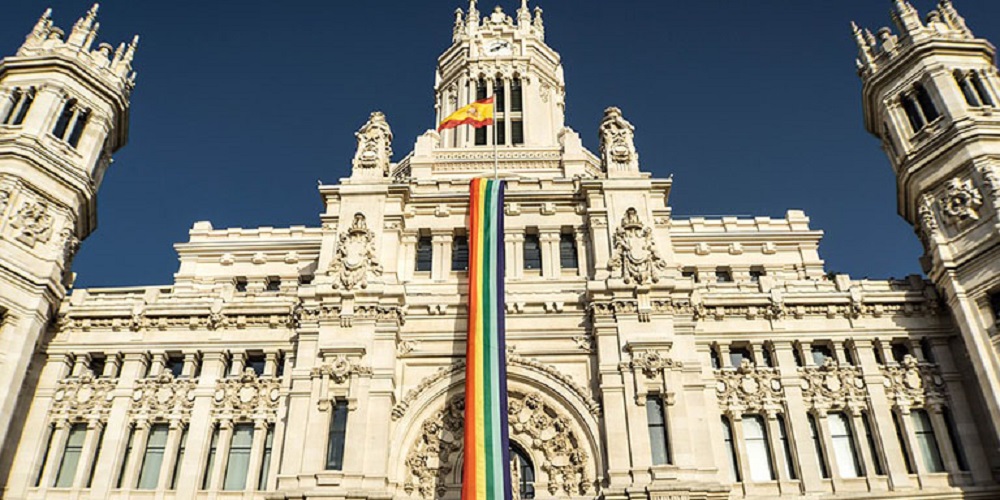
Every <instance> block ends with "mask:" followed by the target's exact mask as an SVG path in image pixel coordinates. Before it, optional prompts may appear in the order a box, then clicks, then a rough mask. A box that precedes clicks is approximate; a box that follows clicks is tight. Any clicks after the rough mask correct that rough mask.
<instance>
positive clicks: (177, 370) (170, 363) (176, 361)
mask: <svg viewBox="0 0 1000 500" xmlns="http://www.w3.org/2000/svg"><path fill="white" fill-rule="evenodd" d="M166 370H167V371H169V372H170V374H171V375H173V376H174V378H181V376H182V375H184V355H183V354H170V355H168V356H167V366H166Z"/></svg>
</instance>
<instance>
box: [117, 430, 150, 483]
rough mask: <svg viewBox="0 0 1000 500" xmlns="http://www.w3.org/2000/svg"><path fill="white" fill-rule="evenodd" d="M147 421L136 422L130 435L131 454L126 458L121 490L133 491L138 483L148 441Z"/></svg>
mask: <svg viewBox="0 0 1000 500" xmlns="http://www.w3.org/2000/svg"><path fill="white" fill-rule="evenodd" d="M149 428H150V425H149V421H148V420H137V421H136V422H135V431H134V433H133V435H132V452H131V453H130V454H129V456H128V463H126V464H125V468H124V469H123V472H122V481H121V484H122V487H121V489H123V490H131V489H135V485H136V483H137V482H138V481H139V469H140V468H141V467H142V458H143V455H144V454H145V451H146V441H147V440H148V439H149Z"/></svg>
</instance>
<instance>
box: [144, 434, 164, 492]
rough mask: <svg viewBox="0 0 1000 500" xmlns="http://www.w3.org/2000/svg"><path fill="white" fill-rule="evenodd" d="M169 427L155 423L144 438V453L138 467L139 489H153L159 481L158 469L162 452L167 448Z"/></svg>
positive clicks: (160, 467)
mask: <svg viewBox="0 0 1000 500" xmlns="http://www.w3.org/2000/svg"><path fill="white" fill-rule="evenodd" d="M169 433H170V427H168V426H167V424H156V425H154V426H152V427H151V428H150V429H149V439H147V440H146V454H145V455H143V457H142V467H141V468H140V469H139V486H138V488H139V489H140V490H155V489H156V485H157V483H159V481H160V469H162V468H163V452H164V451H166V449H167V435H168V434H169Z"/></svg>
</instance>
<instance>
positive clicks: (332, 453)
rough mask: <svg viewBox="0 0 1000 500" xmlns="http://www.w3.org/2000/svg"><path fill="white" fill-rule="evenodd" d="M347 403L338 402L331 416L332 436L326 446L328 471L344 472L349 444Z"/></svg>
mask: <svg viewBox="0 0 1000 500" xmlns="http://www.w3.org/2000/svg"><path fill="white" fill-rule="evenodd" d="M346 438H347V401H343V400H337V404H335V405H334V406H333V414H332V415H330V436H329V440H328V441H327V445H326V470H343V468H344V444H345V443H346V442H347V439H346Z"/></svg>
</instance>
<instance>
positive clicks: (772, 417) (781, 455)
mask: <svg viewBox="0 0 1000 500" xmlns="http://www.w3.org/2000/svg"><path fill="white" fill-rule="evenodd" d="M765 417H766V420H767V422H766V424H767V444H768V447H769V448H770V449H771V463H772V464H774V469H775V471H774V472H775V477H776V478H777V479H778V482H779V483H780V482H782V481H791V479H792V478H790V477H788V472H787V467H788V465H787V464H785V447H784V446H783V445H782V444H781V428H780V423H779V422H778V412H776V411H773V410H768V411H767V412H765Z"/></svg>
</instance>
